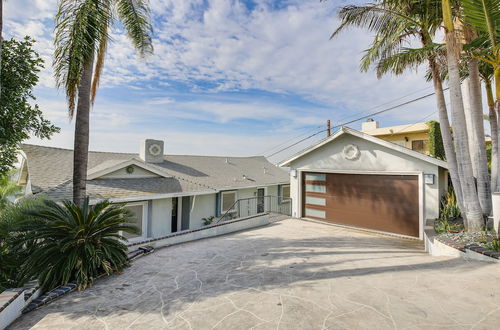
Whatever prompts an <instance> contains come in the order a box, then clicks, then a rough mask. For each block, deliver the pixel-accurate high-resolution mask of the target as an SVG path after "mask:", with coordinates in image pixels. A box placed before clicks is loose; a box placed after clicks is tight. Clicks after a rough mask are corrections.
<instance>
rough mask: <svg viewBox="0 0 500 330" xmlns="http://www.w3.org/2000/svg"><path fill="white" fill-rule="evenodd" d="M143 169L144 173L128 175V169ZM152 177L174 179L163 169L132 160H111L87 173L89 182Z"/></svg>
mask: <svg viewBox="0 0 500 330" xmlns="http://www.w3.org/2000/svg"><path fill="white" fill-rule="evenodd" d="M129 167H130V168H132V169H133V170H134V169H141V170H142V171H137V172H140V173H138V174H135V175H134V174H133V172H131V173H128V172H127V169H128V168H129ZM127 174H129V175H127ZM151 177H163V178H169V177H172V176H171V175H168V174H167V173H166V172H165V171H164V170H163V169H161V168H159V167H157V166H154V165H151V164H148V163H146V162H143V161H142V160H139V159H136V158H132V159H129V160H116V159H113V160H109V161H106V162H103V163H101V164H99V165H97V166H95V167H94V168H91V169H90V170H89V171H88V172H87V180H95V179H106V178H113V179H127V178H135V179H137V178H151Z"/></svg>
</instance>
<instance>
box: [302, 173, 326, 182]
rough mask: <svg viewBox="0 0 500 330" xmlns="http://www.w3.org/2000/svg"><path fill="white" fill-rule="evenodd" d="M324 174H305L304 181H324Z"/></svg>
mask: <svg viewBox="0 0 500 330" xmlns="http://www.w3.org/2000/svg"><path fill="white" fill-rule="evenodd" d="M325 180H326V174H324V173H307V174H306V181H325Z"/></svg>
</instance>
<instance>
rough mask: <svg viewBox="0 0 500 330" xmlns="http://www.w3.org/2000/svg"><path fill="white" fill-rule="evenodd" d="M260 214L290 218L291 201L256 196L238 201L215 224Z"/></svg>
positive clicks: (275, 197)
mask: <svg viewBox="0 0 500 330" xmlns="http://www.w3.org/2000/svg"><path fill="white" fill-rule="evenodd" d="M260 213H277V214H283V215H288V216H291V214H292V200H291V198H283V197H279V196H257V197H250V198H242V199H238V200H237V201H236V202H234V203H233V205H232V206H231V207H230V208H229V209H228V210H227V211H225V212H224V213H223V214H222V215H221V216H220V217H218V219H217V221H216V222H221V221H228V220H232V219H237V218H242V217H249V216H253V215H257V214H260Z"/></svg>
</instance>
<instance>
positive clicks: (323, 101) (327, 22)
mask: <svg viewBox="0 0 500 330" xmlns="http://www.w3.org/2000/svg"><path fill="white" fill-rule="evenodd" d="M56 3H57V0H17V1H14V0H11V1H7V2H6V3H5V4H6V6H5V18H6V34H8V35H14V36H17V37H20V36H23V35H24V34H30V35H32V36H35V37H36V38H37V49H38V51H39V52H40V53H41V55H42V57H43V58H44V60H45V63H46V69H45V70H43V72H42V73H41V86H42V87H50V88H53V87H54V79H53V74H52V69H51V63H52V54H53V31H52V30H53V23H52V20H53V17H54V15H55V12H56V10H57V8H56ZM255 3H256V6H255V7H254V8H253V9H252V10H249V9H247V8H246V7H245V6H244V4H243V2H241V1H237V0H190V1H188V0H186V1H178V0H175V1H174V0H151V8H152V10H153V15H154V26H155V39H154V45H155V54H154V55H153V56H151V57H149V58H146V59H140V58H138V56H137V54H136V52H135V51H134V49H133V47H132V46H131V44H130V42H129V40H128V39H127V37H126V36H125V34H124V33H123V31H122V30H121V26H120V25H117V26H116V27H115V28H114V30H113V32H112V39H113V42H112V43H111V44H110V46H109V51H108V54H107V58H106V66H105V71H104V73H103V75H102V81H101V89H102V91H100V92H99V94H98V99H97V102H96V107H95V109H94V110H93V112H92V129H93V131H92V136H91V139H92V142H91V146H92V147H93V148H94V149H96V148H97V149H100V150H122V151H133V146H135V145H136V144H137V143H138V142H137V141H139V140H140V139H142V138H144V137H146V136H151V135H155V136H157V137H164V136H166V137H167V139H168V141H167V144H168V145H172V149H171V150H172V153H176V152H181V153H182V152H185V150H189V153H202V154H207V153H220V150H224V152H223V153H225V154H231V153H233V152H234V153H237V154H240V153H241V152H243V151H244V152H247V153H250V154H251V153H252V152H258V151H262V150H265V149H266V148H269V147H270V143H272V141H276V142H280V141H282V140H284V139H286V138H287V137H289V136H290V135H292V136H294V135H296V133H295V132H294V130H295V129H296V128H298V127H303V126H305V125H314V126H316V125H321V124H322V123H324V120H325V119H327V118H329V119H332V121H333V122H334V124H337V123H339V122H342V121H343V120H342V119H344V118H345V117H348V116H350V115H352V114H353V113H354V112H359V111H363V110H366V109H369V108H371V107H373V106H374V105H376V104H381V103H384V102H385V101H387V100H388V99H394V98H397V97H399V96H401V95H404V94H407V93H410V92H411V91H414V90H419V89H422V88H423V87H425V86H430V85H428V84H426V83H425V82H424V80H423V78H422V74H412V73H408V74H405V75H404V76H402V77H387V78H384V79H382V80H377V79H376V77H375V75H374V74H373V73H360V72H359V71H358V66H359V58H360V57H361V52H362V50H363V49H364V48H366V47H367V46H368V45H369V43H370V40H371V36H370V35H367V34H366V33H365V32H364V31H361V30H352V31H351V32H349V33H345V34H343V35H342V36H340V37H339V38H337V39H335V40H332V41H329V40H328V38H329V36H330V33H331V32H332V30H333V29H334V28H335V26H336V25H337V23H338V22H337V21H336V19H335V7H337V6H338V5H339V4H338V2H335V1H328V2H320V1H318V0H308V1H306V0H301V1H299V0H294V1H291V0H290V1H287V2H286V3H287V4H288V6H283V7H280V8H279V9H277V8H276V6H275V2H274V1H272V0H258V1H255ZM178 82H182V83H184V84H186V85H187V86H190V87H191V89H192V93H188V92H182V93H184V95H178V94H182V93H178V94H175V93H176V92H177V91H176V90H174V87H173V86H172V85H175V84H176V83H178ZM114 87H118V88H120V89H121V90H130V94H133V93H134V92H139V91H142V92H144V97H143V98H142V99H134V101H130V100H129V99H128V98H126V97H125V98H124V99H122V98H120V97H109V94H108V95H107V96H106V93H104V91H105V90H107V89H108V90H109V88H114ZM245 90H259V91H265V92H271V93H278V94H280V95H279V96H277V95H274V96H270V97H269V99H268V98H265V97H262V98H260V97H258V96H255V97H254V98H251V97H248V96H247V97H245V98H238V97H237V96H234V97H233V96H227V93H221V92H242V91H243V92H245ZM151 91H154V92H155V93H148V92H151ZM233 94H234V95H238V93H232V95H233ZM186 95H188V96H189V98H187V97H186ZM297 95H298V96H300V97H302V98H304V99H305V100H306V101H310V103H306V102H303V105H300V106H299V105H296V104H293V102H292V101H290V99H292V98H293V97H295V98H297V97H296V96H297ZM182 96H183V97H182ZM415 96H416V95H415ZM288 97H290V98H288ZM54 100H57V101H54ZM39 102H40V103H41V107H42V109H45V113H46V115H47V117H48V118H49V119H51V120H53V121H55V122H56V123H57V124H58V125H60V126H62V127H63V133H62V134H60V135H58V136H56V137H54V140H53V141H51V142H49V144H51V145H59V146H64V147H71V146H72V134H70V133H68V132H70V131H71V130H72V128H73V124H72V123H69V122H68V119H67V112H66V111H67V107H66V104H65V103H64V95H63V93H62V92H61V93H60V94H59V96H57V97H54V96H53V95H51V96H50V97H47V98H46V99H39ZM301 104H302V103H301ZM434 104H435V103H434V99H433V98H432V97H431V98H429V99H427V100H425V101H421V102H419V103H415V104H412V105H411V106H407V107H405V108H402V109H398V110H395V111H393V112H390V113H386V114H384V115H381V116H378V117H380V118H381V119H382V121H383V124H384V121H386V123H389V122H390V123H391V124H392V123H397V121H398V120H399V121H407V122H411V121H417V120H419V119H421V118H422V117H423V116H425V115H427V114H428V113H430V112H431V111H432V109H434V108H435V105H434ZM378 109H381V108H377V109H376V110H378ZM374 111H375V110H374ZM378 117H377V118H378ZM177 119H181V120H184V121H189V120H198V121H204V122H207V123H214V124H219V125H220V126H221V127H222V126H223V125H231V124H232V123H233V122H237V121H239V120H248V119H251V120H259V121H263V122H267V123H268V129H267V130H266V131H264V132H256V134H255V135H257V134H260V135H262V136H250V137H249V136H247V135H245V134H238V133H231V134H224V133H217V134H215V133H213V132H208V131H196V132H194V133H190V132H193V129H192V128H191V127H190V126H189V125H187V126H184V127H177V128H176V129H175V130H172V131H168V130H167V132H166V133H165V132H163V131H161V130H155V129H151V128H149V126H148V125H152V124H154V123H157V122H159V121H168V122H171V121H174V120H177ZM353 126H356V125H353ZM221 132H222V129H221ZM153 137H154V136H153ZM170 141H171V142H170ZM131 148H132V150H131ZM176 148H178V149H176ZM169 152H170V151H169Z"/></svg>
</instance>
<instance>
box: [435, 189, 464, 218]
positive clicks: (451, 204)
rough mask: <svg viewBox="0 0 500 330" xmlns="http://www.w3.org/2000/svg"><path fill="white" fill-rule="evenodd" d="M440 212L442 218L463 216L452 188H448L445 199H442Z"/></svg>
mask: <svg viewBox="0 0 500 330" xmlns="http://www.w3.org/2000/svg"><path fill="white" fill-rule="evenodd" d="M439 214H440V219H441V220H450V219H458V218H459V217H460V216H461V213H460V207H459V206H458V202H457V197H456V196H455V192H454V191H453V189H452V188H450V189H448V192H447V193H446V195H445V196H444V199H443V200H442V201H441V210H440V212H439Z"/></svg>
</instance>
